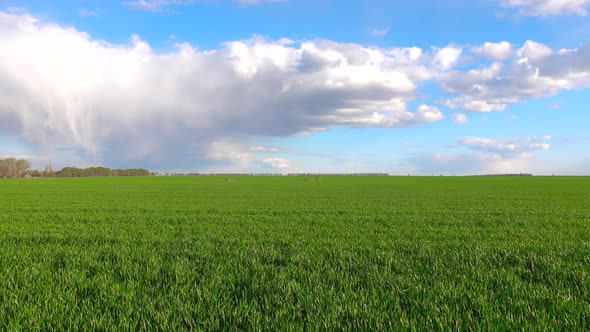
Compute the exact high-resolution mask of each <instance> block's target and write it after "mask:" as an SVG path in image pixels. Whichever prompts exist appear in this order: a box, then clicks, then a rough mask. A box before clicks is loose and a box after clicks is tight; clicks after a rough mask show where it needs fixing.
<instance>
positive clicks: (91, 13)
mask: <svg viewBox="0 0 590 332" xmlns="http://www.w3.org/2000/svg"><path fill="white" fill-rule="evenodd" d="M80 16H82V17H100V14H99V13H98V11H97V10H89V9H86V8H81V9H80Z"/></svg>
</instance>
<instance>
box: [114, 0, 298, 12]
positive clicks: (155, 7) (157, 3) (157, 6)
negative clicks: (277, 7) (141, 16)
mask: <svg viewBox="0 0 590 332" xmlns="http://www.w3.org/2000/svg"><path fill="white" fill-rule="evenodd" d="M205 1H206V0H134V1H125V2H122V3H121V4H122V5H123V6H126V7H129V8H134V9H139V10H145V11H150V12H154V11H160V10H162V9H164V8H166V7H172V6H182V5H190V4H194V3H197V2H205ZM235 1H236V2H237V3H238V4H239V5H241V6H251V5H260V4H263V3H277V2H287V0H235Z"/></svg>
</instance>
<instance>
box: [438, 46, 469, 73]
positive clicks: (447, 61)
mask: <svg viewBox="0 0 590 332" xmlns="http://www.w3.org/2000/svg"><path fill="white" fill-rule="evenodd" d="M462 53H463V49H461V48H458V47H453V46H447V47H443V48H441V49H436V53H435V55H434V63H435V64H437V65H438V66H439V67H440V68H441V69H443V70H446V69H449V68H451V67H453V66H454V65H455V64H456V63H457V62H458V61H459V58H460V57H461V54H462Z"/></svg>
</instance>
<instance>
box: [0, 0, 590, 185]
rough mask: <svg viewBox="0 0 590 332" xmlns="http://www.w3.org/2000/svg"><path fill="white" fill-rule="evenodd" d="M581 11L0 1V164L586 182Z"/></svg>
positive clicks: (589, 138) (560, 5)
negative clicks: (24, 161) (576, 178)
mask: <svg viewBox="0 0 590 332" xmlns="http://www.w3.org/2000/svg"><path fill="white" fill-rule="evenodd" d="M589 11H590V1H586V0H481V1H464V0H447V1H442V0H440V1H439V0H432V1H379V0H374V1H327V0H316V1H305V0H302V1H297V0H286V1H276V0H275V1H270V0H266V1H265V0H258V1H255V0H226V1H220V0H219V1H217V0H202V1H190V0H189V1H185V0H142V1H132V0H129V1H90V0H83V1H51V2H48V1H9V0H0V157H10V156H16V157H25V158H28V159H30V160H31V161H32V162H33V164H34V165H35V166H37V167H39V168H41V167H42V166H43V165H44V164H45V163H48V162H51V163H52V164H53V165H56V166H57V167H62V166H68V165H78V166H89V165H99V164H100V165H106V166H111V167H147V168H150V169H153V170H159V171H163V172H166V171H193V172H281V173H287V172H316V171H317V172H387V173H391V174H425V175H431V174H443V173H444V174H482V173H506V172H532V173H535V174H552V173H556V174H564V175H566V174H567V175H572V174H590V149H588V148H587V146H588V144H589V143H590V131H589V130H588V123H590V121H589V120H590V115H589V112H588V109H587V108H588V104H589V101H590V91H589V90H588V88H590V15H589Z"/></svg>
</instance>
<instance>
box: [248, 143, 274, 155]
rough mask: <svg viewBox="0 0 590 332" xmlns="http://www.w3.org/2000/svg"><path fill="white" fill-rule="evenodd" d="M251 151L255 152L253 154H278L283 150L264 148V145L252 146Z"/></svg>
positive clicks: (270, 147)
mask: <svg viewBox="0 0 590 332" xmlns="http://www.w3.org/2000/svg"><path fill="white" fill-rule="evenodd" d="M249 150H250V151H253V152H260V153H276V152H280V151H281V149H279V148H275V147H272V146H263V145H255V146H251V147H250V149H249Z"/></svg>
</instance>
